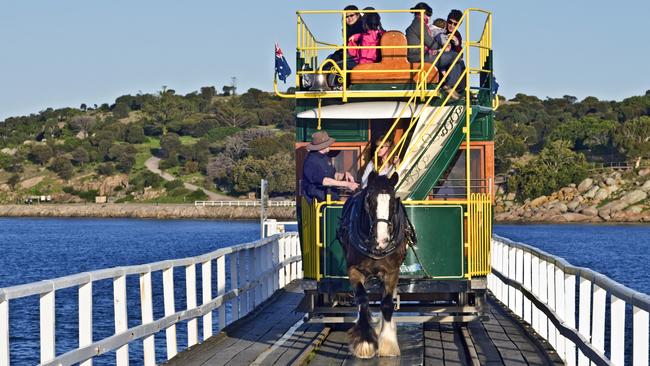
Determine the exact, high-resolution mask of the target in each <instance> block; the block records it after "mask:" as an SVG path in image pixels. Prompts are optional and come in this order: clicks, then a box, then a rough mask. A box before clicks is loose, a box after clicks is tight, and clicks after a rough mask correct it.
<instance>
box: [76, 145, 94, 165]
mask: <svg viewBox="0 0 650 366" xmlns="http://www.w3.org/2000/svg"><path fill="white" fill-rule="evenodd" d="M88 160H90V157H89V156H88V151H86V149H84V148H83V147H81V146H79V147H78V148H76V149H74V151H72V161H73V162H74V163H75V164H77V165H80V166H82V167H83V166H84V164H85V163H87V162H88Z"/></svg>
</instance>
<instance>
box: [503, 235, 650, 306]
mask: <svg viewBox="0 0 650 366" xmlns="http://www.w3.org/2000/svg"><path fill="white" fill-rule="evenodd" d="M494 233H495V234H497V235H500V236H503V237H506V238H509V239H512V240H514V241H519V242H522V243H526V244H529V245H532V246H534V247H537V248H540V249H542V250H544V251H546V252H548V253H550V254H553V255H556V256H559V257H562V258H564V259H566V260H567V261H568V262H569V263H571V264H573V265H576V266H580V267H587V268H591V269H593V270H595V271H597V272H600V273H602V274H604V275H606V276H608V277H610V278H611V279H613V280H615V281H617V282H619V283H622V284H624V285H625V286H627V287H630V288H632V289H634V290H636V291H640V292H643V293H646V294H650V273H648V263H650V225H584V224H581V225H564V224H563V225H544V224H538V225H495V227H494Z"/></svg>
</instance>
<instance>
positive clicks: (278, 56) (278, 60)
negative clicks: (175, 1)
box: [275, 43, 291, 84]
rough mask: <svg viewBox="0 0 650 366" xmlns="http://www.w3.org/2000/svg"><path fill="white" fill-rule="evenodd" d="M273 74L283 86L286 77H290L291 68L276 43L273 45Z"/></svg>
mask: <svg viewBox="0 0 650 366" xmlns="http://www.w3.org/2000/svg"><path fill="white" fill-rule="evenodd" d="M275 73H276V74H278V79H280V80H282V81H283V82H284V83H285V84H286V83H287V77H288V76H289V75H291V68H290V67H289V64H288V63H287V60H286V59H285V58H284V55H283V54H282V49H280V46H278V44H277V43H276V44H275Z"/></svg>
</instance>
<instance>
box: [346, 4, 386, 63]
mask: <svg viewBox="0 0 650 366" xmlns="http://www.w3.org/2000/svg"><path fill="white" fill-rule="evenodd" d="M362 21H363V33H360V34H355V35H353V36H352V37H350V38H349V40H348V46H352V47H354V46H366V47H377V46H379V42H380V40H381V36H382V35H383V34H384V33H385V32H384V30H383V28H382V27H381V17H380V16H379V14H377V13H366V14H365V15H364V16H363V19H362ZM348 53H349V54H350V56H351V57H352V58H353V59H354V61H355V63H356V64H357V65H359V64H369V63H373V62H378V61H379V58H380V52H379V50H378V49H376V48H364V49H356V48H351V49H349V50H348Z"/></svg>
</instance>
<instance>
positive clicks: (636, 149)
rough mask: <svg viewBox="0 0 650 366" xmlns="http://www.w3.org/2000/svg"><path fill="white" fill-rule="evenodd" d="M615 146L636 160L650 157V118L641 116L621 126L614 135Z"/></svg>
mask: <svg viewBox="0 0 650 366" xmlns="http://www.w3.org/2000/svg"><path fill="white" fill-rule="evenodd" d="M614 144H615V145H616V147H617V148H618V149H619V151H621V152H622V153H624V154H626V155H627V156H628V157H629V158H632V159H634V160H636V166H637V167H638V166H639V164H640V163H641V159H644V158H645V159H647V158H649V157H650V117H648V116H641V117H639V118H635V119H632V120H629V121H626V122H625V123H623V124H622V125H620V126H619V127H618V128H617V129H616V132H615V133H614Z"/></svg>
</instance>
